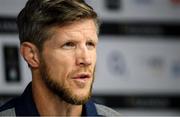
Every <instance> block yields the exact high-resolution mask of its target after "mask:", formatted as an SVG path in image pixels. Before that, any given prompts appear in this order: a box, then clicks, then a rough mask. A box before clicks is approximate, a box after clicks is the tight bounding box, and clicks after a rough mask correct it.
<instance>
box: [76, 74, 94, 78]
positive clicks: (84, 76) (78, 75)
mask: <svg viewBox="0 0 180 117" xmlns="http://www.w3.org/2000/svg"><path fill="white" fill-rule="evenodd" d="M89 78H91V75H90V74H89V73H80V74H77V75H75V76H74V77H73V79H89Z"/></svg>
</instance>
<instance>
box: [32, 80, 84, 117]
mask: <svg viewBox="0 0 180 117" xmlns="http://www.w3.org/2000/svg"><path fill="white" fill-rule="evenodd" d="M32 94H33V99H34V102H35V104H36V108H37V110H38V112H39V114H40V115H41V116H81V113H82V105H72V104H69V103H66V102H65V101H63V100H61V99H60V98H59V97H58V96H57V95H55V94H53V93H52V92H51V91H50V90H49V89H48V88H47V87H46V86H45V84H44V83H43V82H42V81H40V80H39V81H38V80H36V81H32Z"/></svg>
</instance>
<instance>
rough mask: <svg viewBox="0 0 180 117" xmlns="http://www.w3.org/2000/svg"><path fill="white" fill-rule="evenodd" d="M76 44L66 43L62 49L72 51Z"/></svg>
mask: <svg viewBox="0 0 180 117" xmlns="http://www.w3.org/2000/svg"><path fill="white" fill-rule="evenodd" d="M75 46H76V45H75V44H74V43H73V42H67V43H65V44H64V45H63V46H62V48H64V49H71V48H75Z"/></svg>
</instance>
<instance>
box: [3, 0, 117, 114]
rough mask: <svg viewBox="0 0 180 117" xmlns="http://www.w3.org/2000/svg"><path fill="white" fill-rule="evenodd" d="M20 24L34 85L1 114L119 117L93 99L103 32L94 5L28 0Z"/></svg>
mask: <svg viewBox="0 0 180 117" xmlns="http://www.w3.org/2000/svg"><path fill="white" fill-rule="evenodd" d="M17 24H18V29H19V38H20V42H21V44H20V52H21V54H22V56H23V57H24V59H25V60H26V62H27V63H28V66H29V67H30V69H31V72H32V83H30V84H29V85H28V86H27V88H26V89H25V91H24V93H23V94H22V96H20V97H18V98H16V99H13V100H11V101H9V102H8V103H6V104H5V105H3V106H2V107H1V108H0V111H1V112H0V115H8V116H9V115H14V116H15V115H16V116H98V115H105V116H106V115H107V116H111V115H118V113H117V112H115V111H114V110H112V109H110V108H108V107H105V106H102V105H98V104H95V103H94V102H93V101H91V100H90V97H91V90H92V84H93V81H94V70H95V64H96V47H97V43H98V32H99V27H98V20H97V15H96V13H95V12H94V11H93V9H92V8H91V7H90V6H88V5H87V4H86V3H85V2H84V1H83V0H29V1H28V2H27V4H26V6H25V7H24V8H23V9H22V11H21V12H20V13H19V15H18V18H17Z"/></svg>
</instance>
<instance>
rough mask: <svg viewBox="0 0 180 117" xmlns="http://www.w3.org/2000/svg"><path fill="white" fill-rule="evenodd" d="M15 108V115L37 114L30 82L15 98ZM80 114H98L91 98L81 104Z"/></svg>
mask: <svg viewBox="0 0 180 117" xmlns="http://www.w3.org/2000/svg"><path fill="white" fill-rule="evenodd" d="M15 110H16V115H17V116H27V115H28V116H39V113H38V111H37V108H36V105H35V103H34V101H33V98H32V84H31V83H29V85H28V86H27V87H26V89H25V91H24V93H23V94H22V95H21V96H20V97H19V98H18V99H17V103H15ZM82 116H98V113H97V110H96V107H95V104H94V102H93V101H92V100H89V101H88V102H87V103H86V104H84V105H83V112H82Z"/></svg>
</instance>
